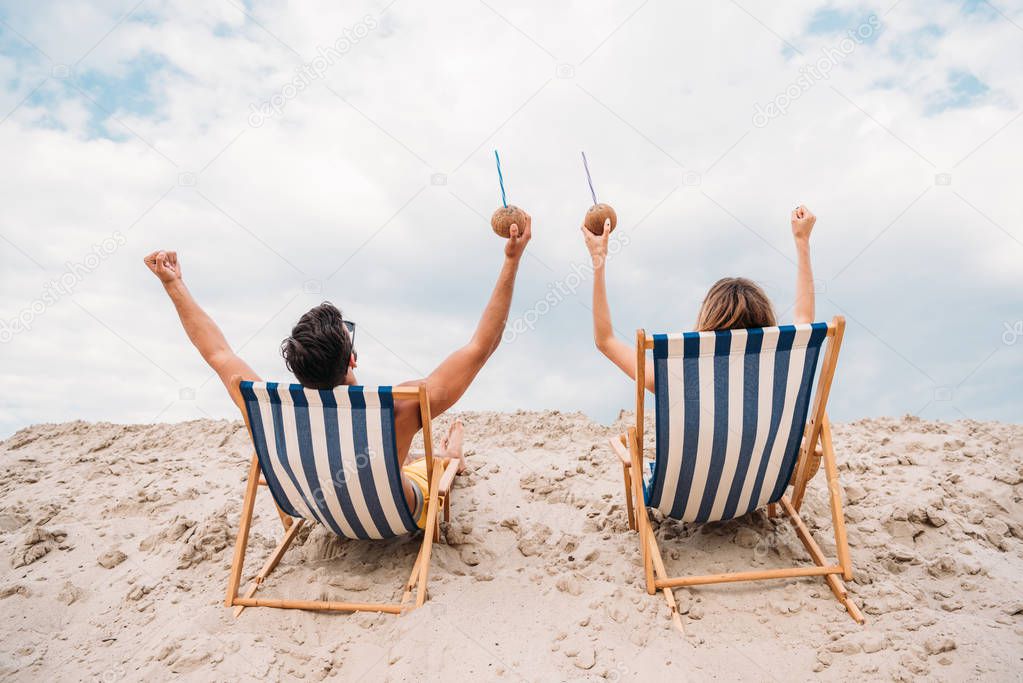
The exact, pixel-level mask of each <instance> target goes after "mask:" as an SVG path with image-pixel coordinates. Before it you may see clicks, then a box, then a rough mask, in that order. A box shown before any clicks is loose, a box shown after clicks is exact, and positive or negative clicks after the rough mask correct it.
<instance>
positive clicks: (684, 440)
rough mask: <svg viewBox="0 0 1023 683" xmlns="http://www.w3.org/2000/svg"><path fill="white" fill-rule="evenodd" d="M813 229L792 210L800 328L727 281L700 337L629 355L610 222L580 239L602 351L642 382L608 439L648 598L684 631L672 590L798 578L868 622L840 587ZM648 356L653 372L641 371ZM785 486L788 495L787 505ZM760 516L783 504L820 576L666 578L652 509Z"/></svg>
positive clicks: (757, 294)
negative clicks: (618, 332) (650, 410)
mask: <svg viewBox="0 0 1023 683" xmlns="http://www.w3.org/2000/svg"><path fill="white" fill-rule="evenodd" d="M815 220H816V219H815V217H814V215H813V214H812V213H810V211H809V210H808V209H807V208H806V207H805V206H800V207H798V208H796V209H795V210H794V211H793V212H792V234H793V237H794V238H795V241H796V250H797V252H798V254H799V263H798V276H797V282H796V303H795V318H796V323H797V324H796V325H786V326H781V327H778V326H776V322H775V314H774V310H773V307H772V306H771V302H770V300H769V299H768V298H767V295H766V294H765V293H764V291H763V290H762V289H761V288H760V287H758V286H757V285H756V284H754V283H753V282H751V281H749V280H746V279H744V278H725V279H722V280H719V281H718V282H716V283H715V284H714V286H713V287H711V289H710V291H709V292H708V293H707V296H706V298H705V299H704V301H703V306H702V308H701V309H700V313H699V317H698V319H697V324H696V326H697V331H696V332H684V333H673V334H654V335H648V334H647V333H646V332H645V331H644V330H642V329H640V330H637V333H636V344H635V346H630V345H629V344H627V343H626V342H624V341H622V340H620V339H617V338H616V337H615V336H614V332H613V329H612V326H611V313H610V310H609V307H608V302H607V292H606V286H605V277H604V266H605V261H606V256H607V244H608V236H609V233H610V225H609V224H605V226H604V232H603V235H601V236H594V235H592V234H591V233H590V231H589V230H587V229H586V228H585V227H583V228H582V230H583V234H584V235H585V237H586V244H587V247H588V248H589V251H590V254H591V256H592V258H593V267H594V280H593V335H594V341H595V342H596V345H597V348H598V349H600V350H601V352H603V353H604V355H606V356H607V357H608V358H610V359H611V361H612V362H614V364H615V365H617V366H618V367H619V368H621V369H622V370H623V371H624V372H625V373H626V374H627V375H629V377H631V378H633V380H634V381H635V382H636V422H635V426H633V427H629V429H628V431H627V432H626V434H623V435H621V436H620V437H616V438H613V439H611V440H610V445H611V448H612V449H613V450H614V452H615V453H616V454H617V455H618V457H619V458H620V460H621V463H622V472H623V477H624V481H625V496H626V510H627V512H628V516H629V527H630V529H634V530H636V531H637V532H638V533H639V537H640V548H641V552H642V555H643V567H644V572H645V574H646V589H647V592H648V593H650V594H651V595H652V594H654V593H655V592H656V591H657V590H658V589H660V590H663V591H664V597H665V601H666V602H667V604H668V607H669V609H670V610H671V612H672V618H673V620H674V621H675V622H676V625H677V626H678V627H679V628H681V621H680V619H679V617H678V613H677V610H676V609H675V600H674V596H673V595H672V592H671V590H672V589H673V588H677V587H683V586H697V585H703V584H713V583H723V582H732V581H754V580H762V579H785V578H794V577H797V576H822V577H823V578H824V579H825V581H826V582H827V583H828V586H829V587H830V588H831V590H832V592H833V593H834V594H835V597H836V598H838V600H839V601H840V602H841V603H842V604H843V605H844V606H845V607H846V609H847V611H848V612H849V615H850V616H851V617H852V618H853V619H855V620H856V621H858V622H862V619H863V617H862V615H861V614H860V612H859V609H858V608H857V607H856V605H855V604H853V602H852V601H851V600H850V599H849V596H848V593H847V591H846V588H845V585H844V584H843V583H842V580H841V579H840V578H839V576H842V577H843V578H844V579H845V580H847V581H848V580H849V579H851V578H852V564H851V561H850V559H849V547H848V542H847V541H846V538H845V524H844V520H843V517H842V509H841V497H840V493H839V491H840V490H841V487H840V485H839V484H838V480H837V478H838V473H837V468H836V466H835V454H834V447H833V445H832V441H831V430H830V427H829V425H828V421H827V416H826V414H825V412H824V411H825V407H826V405H827V398H828V394H829V392H830V389H831V382H832V379H833V377H834V371H835V364H836V362H837V358H838V350H839V348H840V347H841V342H842V336H843V332H844V329H845V321H844V320H843V319H842V318H840V317H839V318H835V320H833V321H832V322H831V323H812V322H811V321H812V320H813V315H814V293H813V276H812V274H811V270H810V253H809V239H810V231H811V230H812V229H813V225H814V222H815ZM825 345H826V347H827V348H826V351H824V348H825ZM650 351H652V352H653V363H648V362H647V354H648V352H650ZM822 352H823V356H822ZM821 357H823V362H822V364H821V370H820V376H819V380H818V383H817V388H816V391H814V388H813V384H814V376H815V374H816V369H817V362H818V359H819V358H821ZM647 391H650V392H652V393H653V394H654V398H655V404H656V408H655V417H656V425H657V426H656V430H655V439H654V441H655V444H656V454H655V459H654V460H653V461H644V457H643V455H644V441H643V432H644V421H643V414H644V396H645V394H646V392H647ZM811 397H812V399H813V400H812V407H811ZM818 441H820V447H818V445H817V444H818ZM821 459H823V460H824V462H825V465H826V468H827V477H828V485H829V486H828V489H829V496H830V503H831V513H832V521H833V524H834V531H835V546H836V550H837V554H838V558H839V559H838V563H837V564H829V563H828V562H827V560H826V559H825V556H824V553H823V552H822V551H821V548H820V547H819V546H818V545H817V543H816V542H815V541H814V540H813V538H812V537H811V535H810V533H809V530H808V529H807V527H806V525H805V524H804V523H803V521H802V519H801V518H800V516H799V508H800V505H801V504H802V500H803V494H804V492H805V490H806V484H807V482H808V481H809V479H810V478H811V477H812V476H813V474H814V473H815V472H816V468H817V467H818V466H819V464H820V461H821ZM789 485H792V487H793V492H792V495H791V497H789V496H786V495H785V492H786V489H787V488H788V486H789ZM633 501H635V505H634V504H633ZM764 506H766V507H767V511H768V515H769V516H774V515H775V514H776V513H777V508H778V507H779V506H780V507H781V508H782V509H783V510H784V512H785V513H786V515H787V516H788V517H789V518H790V519H791V521H792V523H793V525H794V527H795V529H796V533H797V535H798V536H799V539H800V541H802V543H803V545H804V546H805V547H806V549H807V551H808V553H809V555H810V557H811V559H812V560H813V562H814V564H815V565H816V566H814V567H789V568H783V569H762V570H754V571H745V572H733V573H728V574H712V575H707V576H682V577H669V576H668V575H667V573H666V571H665V567H664V562H663V559H662V558H661V554H660V551H659V550H658V548H657V540H656V537H655V535H654V533H653V531H652V526H653V525H652V523H651V522H650V519H649V516H648V509H649V508H654V509H656V510H658V511H659V512H660V513H661V514H662V515H663V516H664V517H666V518H672V519H675V520H680V521H683V522H698V523H702V522H713V521H720V520H727V519H734V518H736V517H741V516H742V515H744V514H747V513H749V512H752V511H753V510H756V509H758V508H761V507H764Z"/></svg>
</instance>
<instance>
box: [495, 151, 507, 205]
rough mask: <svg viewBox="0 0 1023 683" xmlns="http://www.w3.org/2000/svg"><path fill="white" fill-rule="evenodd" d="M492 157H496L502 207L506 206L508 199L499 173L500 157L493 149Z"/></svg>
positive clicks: (502, 178)
mask: <svg viewBox="0 0 1023 683" xmlns="http://www.w3.org/2000/svg"><path fill="white" fill-rule="evenodd" d="M494 158H495V159H497V182H499V183H501V203H502V204H504V208H506V209H507V208H508V200H507V199H506V198H505V196H504V176H502V175H501V157H499V156H498V155H497V150H496V149H495V150H494Z"/></svg>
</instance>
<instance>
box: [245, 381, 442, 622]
mask: <svg viewBox="0 0 1023 683" xmlns="http://www.w3.org/2000/svg"><path fill="white" fill-rule="evenodd" d="M234 384H236V385H237V387H238V393H237V396H238V398H237V399H236V400H238V401H239V407H240V408H241V410H242V414H243V416H244V418H245V424H246V427H247V428H248V430H249V434H250V436H251V437H252V444H253V446H254V448H255V454H254V455H253V458H252V464H251V466H250V470H249V478H248V484H247V487H246V490H245V501H244V504H243V507H242V519H241V524H240V525H239V530H238V540H237V543H236V544H235V555H234V563H233V565H232V568H231V575H230V580H229V583H228V589H227V599H226V601H225V604H226V605H227V606H229V607H230V606H234V607H235V608H236V610H235V614H236V615H237V614H240V613H241V611H242V610H243V609H244V608H245V607H283V608H294V609H308V610H331V611H346V612H354V611H373V612H388V613H392V614H399V613H401V611H402V609H403V606H404V604H405V602H406V601H407V599H408V598H409V596H410V595H411V592H412V590H413V589H414V588H416V587H417V586H418V590H417V594H416V606H417V607H418V606H420V605H422V604H423V601H424V600H425V599H426V582H427V577H428V573H429V564H430V551H431V548H432V543H433V541H434V540H435V539H436V538H437V536H438V531H439V526H438V521H437V515H438V511H439V510H440V509H441V506H443V509H444V511H445V517H447V515H448V513H449V510H450V508H449V505H448V494H449V492H450V488H451V482H452V481H453V479H454V475H455V470H456V469H457V466H458V463H457V462H454V461H451V462H446V461H440V462H439V463H438V464H437V466H434V462H433V443H432V441H433V440H432V437H431V433H430V404H429V398H428V396H427V393H426V387H423V386H420V387H388V386H381V387H362V386H339V387H336V388H334V389H332V390H329V391H327V390H318V389H306V388H304V387H302V386H301V385H298V384H291V385H287V384H277V383H275V382H248V381H240V378H235V382H234ZM401 400H408V401H418V403H419V410H420V415H421V416H422V422H423V441H424V446H425V456H426V465H427V479H428V480H429V482H430V484H429V486H430V495H429V506H428V509H427V517H426V525H425V533H424V535H423V544H422V547H421V548H420V551H419V555H418V557H417V558H416V562H415V566H414V567H413V570H412V575H411V576H410V577H409V580H408V582H406V584H405V591H404V594H403V596H402V600H401V602H400V603H372V604H369V603H347V602H328V601H311V600H276V599H261V598H255V597H253V596H254V594H255V592H256V589H257V588H258V587H259V585H260V584H261V583H262V582H263V580H264V579H266V577H267V576H268V575H269V574H270V572H271V571H273V569H274V568H275V567H276V566H277V564H278V562H280V559H281V557H282V556H283V554H284V552H285V551H286V550H287V549H288V546H289V545H290V544H291V541H292V540H293V539H294V538H295V536H296V535H297V533H298V530H299V529H300V528H301V527H302V525H303V524H304V523H305V522H315V523H319V524H322V525H324V526H325V527H327V528H328V529H329V530H330V531H332V532H333V533H335V534H337V535H338V536H341V537H344V538H349V539H385V538H393V537H395V536H402V535H405V534H411V533H413V532H415V531H417V530H418V527H417V525H416V519H417V518H418V514H419V512H420V511H421V510H422V505H423V500H422V498H421V497H420V498H419V499H418V500H417V503H416V509H415V510H410V509H409V504H408V503H407V501H406V499H405V494H404V492H403V487H402V480H401V476H402V475H401V463H400V462H399V459H398V453H397V447H396V440H395V431H394V404H395V401H401ZM259 485H264V486H266V487H267V488H268V489H269V490H270V494H271V495H272V497H273V500H274V503H275V504H276V506H277V510H278V513H279V514H280V516H281V520H282V522H283V523H284V528H285V534H284V538H283V539H282V540H281V542H280V544H279V545H278V546H277V548H276V549H275V550H274V551H273V553H271V555H270V558H269V559H268V560H267V562H266V564H265V565H264V566H263V569H262V570H261V571H260V572H259V573H258V574H257V575H256V577H255V579H254V580H253V582H252V583H251V584H250V586H249V587H248V590H246V591H245V593H244V595H241V596H239V595H238V588H239V585H240V583H241V573H242V568H243V565H244V560H245V549H246V545H247V543H248V534H249V529H250V526H251V522H252V511H253V506H254V503H255V496H256V491H257V488H258V486H259ZM419 495H420V496H421V494H419Z"/></svg>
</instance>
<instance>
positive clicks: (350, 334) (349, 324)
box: [341, 320, 355, 346]
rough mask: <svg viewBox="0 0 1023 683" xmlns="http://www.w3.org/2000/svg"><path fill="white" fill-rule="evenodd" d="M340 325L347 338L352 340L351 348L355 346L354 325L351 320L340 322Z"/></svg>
mask: <svg viewBox="0 0 1023 683" xmlns="http://www.w3.org/2000/svg"><path fill="white" fill-rule="evenodd" d="M341 324H342V325H344V326H345V329H346V330H348V337H349V339H351V340H352V346H355V323H353V322H352V321H351V320H342V321H341Z"/></svg>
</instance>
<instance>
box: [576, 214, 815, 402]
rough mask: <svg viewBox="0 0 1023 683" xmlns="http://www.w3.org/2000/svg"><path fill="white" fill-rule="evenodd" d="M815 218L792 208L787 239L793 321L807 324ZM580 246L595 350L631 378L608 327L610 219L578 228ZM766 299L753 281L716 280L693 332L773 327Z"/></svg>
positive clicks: (629, 358) (630, 351)
mask: <svg viewBox="0 0 1023 683" xmlns="http://www.w3.org/2000/svg"><path fill="white" fill-rule="evenodd" d="M816 221H817V217H816V216H814V215H813V214H812V213H811V212H810V210H809V209H808V208H806V207H805V206H802V205H800V206H798V207H796V208H795V209H794V210H793V211H792V237H793V238H794V239H795V241H796V254H797V255H798V258H799V264H798V271H797V274H796V303H795V305H794V306H793V310H794V315H793V317H794V322H796V323H809V322H813V315H814V298H813V272H812V271H811V269H810V232H811V231H812V230H813V225H814V223H815V222H816ZM582 231H583V235H584V236H585V238H586V248H587V249H589V251H590V258H591V259H593V341H594V343H595V344H596V345H597V348H598V349H600V352H601V353H603V354H604V355H605V356H607V357H608V358H610V359H611V362H612V363H614V364H615V365H617V366H618V367H619V368H621V369H622V372H624V373H625V374H626V375H628V376H629V377H630V378H631V379H636V349H635V347H634V346H633V345H632V344H630V343H627V342H625V341H622V340H621V339H618V338H617V337H615V334H614V329H613V328H612V326H611V308H610V307H609V306H608V303H607V284H606V279H605V277H604V265H605V263H606V262H607V242H608V237H609V236H610V234H611V232H610V231H611V222H610V221H606V222H605V224H604V234H603V235H594V234H593V233H592V232H590V231H589V230H587V229H586V227H585V226H583V228H582ZM777 324H778V323H777V321H776V318H775V314H774V307H773V306H772V305H771V300H770V299H769V298H768V297H767V294H766V293H765V292H764V290H763V289H761V287H760V286H759V285H757V284H756V283H755V282H753V281H752V280H748V279H746V278H744V277H726V278H722V279H720V280H718V281H717V282H715V283H714V285H713V286H712V287H711V288H710V291H708V292H707V296H706V297H705V298H704V299H703V305H702V306H701V307H700V312H699V315H698V316H697V319H696V331H697V332H703V331H711V330H739V329H747V328H750V327H773V326H774V325H777ZM646 388H647V390H649V391H653V390H654V368H653V367H652V366H651V365H647V367H646Z"/></svg>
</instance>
